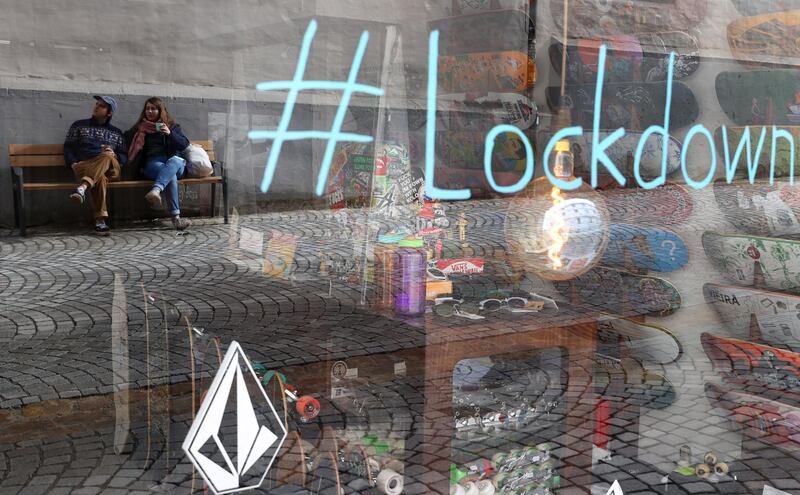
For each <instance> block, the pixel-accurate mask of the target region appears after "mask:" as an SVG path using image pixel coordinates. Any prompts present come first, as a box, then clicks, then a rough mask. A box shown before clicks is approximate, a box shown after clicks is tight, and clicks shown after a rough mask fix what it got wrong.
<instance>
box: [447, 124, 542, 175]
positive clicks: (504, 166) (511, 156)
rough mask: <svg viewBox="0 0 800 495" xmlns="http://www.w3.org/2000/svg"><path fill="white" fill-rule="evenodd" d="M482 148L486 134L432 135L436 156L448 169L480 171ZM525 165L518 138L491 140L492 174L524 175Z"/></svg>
mask: <svg viewBox="0 0 800 495" xmlns="http://www.w3.org/2000/svg"><path fill="white" fill-rule="evenodd" d="M485 144H486V134H485V133H481V132H450V131H441V132H437V133H436V155H437V156H438V157H439V159H440V160H441V161H442V162H443V163H444V165H445V166H446V167H448V168H458V169H472V170H476V169H477V170H481V171H483V158H484V157H483V154H484V150H485ZM534 152H535V148H534ZM525 163H526V150H525V145H524V143H523V142H522V139H520V137H519V136H518V135H516V134H513V133H510V132H506V133H503V134H500V135H498V136H497V137H496V138H495V141H494V150H493V156H492V170H493V171H494V172H500V173H502V172H520V174H521V173H522V172H524V171H525Z"/></svg>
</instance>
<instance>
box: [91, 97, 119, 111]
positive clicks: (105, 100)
mask: <svg viewBox="0 0 800 495" xmlns="http://www.w3.org/2000/svg"><path fill="white" fill-rule="evenodd" d="M94 99H95V100H97V101H102V102H103V103H105V104H106V105H108V106H110V107H111V113H116V111H117V100H115V99H114V98H113V97H111V96H100V95H94Z"/></svg>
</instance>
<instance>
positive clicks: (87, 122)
mask: <svg viewBox="0 0 800 495" xmlns="http://www.w3.org/2000/svg"><path fill="white" fill-rule="evenodd" d="M102 144H107V145H109V146H111V148H112V149H113V150H114V153H116V154H117V161H119V164H120V165H125V163H126V162H127V161H128V148H126V147H125V140H124V139H123V138H122V131H120V130H119V129H117V128H116V127H114V126H113V125H111V124H110V123H108V122H106V123H105V124H101V123H99V122H98V121H96V120H95V119H94V117H91V118H88V119H84V120H76V121H75V122H73V123H72V125H71V126H70V128H69V131H67V138H66V139H65V140H64V164H65V165H66V166H67V168H70V167H71V166H72V164H73V163H75V162H82V161H83V160H88V159H90V158H94V157H96V156H97V155H99V154H100V152H101V151H102V149H101V148H100V145H102Z"/></svg>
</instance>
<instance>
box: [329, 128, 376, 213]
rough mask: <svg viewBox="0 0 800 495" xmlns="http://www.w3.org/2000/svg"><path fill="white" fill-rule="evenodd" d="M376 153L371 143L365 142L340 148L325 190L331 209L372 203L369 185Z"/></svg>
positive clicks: (336, 153)
mask: <svg viewBox="0 0 800 495" xmlns="http://www.w3.org/2000/svg"><path fill="white" fill-rule="evenodd" d="M372 150H373V148H372V145H371V144H364V143H339V144H337V145H336V151H335V153H334V155H333V162H332V163H331V170H330V173H329V174H328V183H327V184H326V187H325V198H326V202H327V206H328V208H331V209H338V208H345V207H347V206H348V205H350V206H366V205H368V204H369V193H370V191H369V185H370V181H371V180H372V174H373V170H374V162H373V156H372Z"/></svg>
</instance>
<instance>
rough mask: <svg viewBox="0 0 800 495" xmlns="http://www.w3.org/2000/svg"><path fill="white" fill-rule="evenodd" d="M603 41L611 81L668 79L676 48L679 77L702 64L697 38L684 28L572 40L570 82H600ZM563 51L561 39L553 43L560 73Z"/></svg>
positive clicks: (675, 70) (551, 51) (552, 57)
mask: <svg viewBox="0 0 800 495" xmlns="http://www.w3.org/2000/svg"><path fill="white" fill-rule="evenodd" d="M603 43H605V44H606V46H607V47H608V55H607V59H606V72H605V74H606V78H605V80H606V81H607V82H630V81H645V82H657V81H665V80H666V79H667V69H668V64H669V56H670V52H671V51H675V65H674V67H673V77H674V78H675V79H683V78H685V77H688V76H690V75H692V74H694V72H695V71H696V70H697V68H698V66H699V65H700V53H699V48H698V42H697V38H695V37H694V36H692V35H690V34H687V33H684V32H682V31H666V32H660V33H637V34H633V35H616V36H609V37H605V38H593V39H579V40H572V41H570V42H569V46H568V48H567V70H566V80H567V82H568V83H572V84H574V83H579V84H581V83H583V84H595V83H596V82H597V59H598V56H599V51H600V45H601V44H603ZM563 50H564V45H563V44H562V43H561V42H560V41H557V40H554V41H553V42H552V43H551V44H550V48H549V50H548V53H549V55H550V63H552V64H553V68H554V69H555V71H556V72H557V73H558V74H559V75H560V74H561V62H562V59H563Z"/></svg>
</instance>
